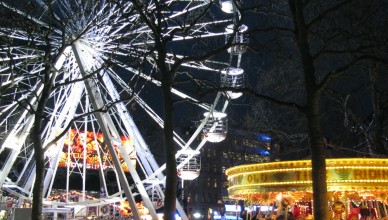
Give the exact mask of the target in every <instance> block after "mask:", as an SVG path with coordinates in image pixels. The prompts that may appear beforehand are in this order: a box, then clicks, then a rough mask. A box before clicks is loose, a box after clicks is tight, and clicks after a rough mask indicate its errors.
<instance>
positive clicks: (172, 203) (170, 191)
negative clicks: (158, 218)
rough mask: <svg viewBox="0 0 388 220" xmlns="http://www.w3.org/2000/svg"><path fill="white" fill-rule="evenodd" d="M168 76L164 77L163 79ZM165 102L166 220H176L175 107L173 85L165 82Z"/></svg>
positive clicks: (163, 87) (163, 85)
mask: <svg viewBox="0 0 388 220" xmlns="http://www.w3.org/2000/svg"><path fill="white" fill-rule="evenodd" d="M165 77H168V76H163V78H165ZM163 82H164V83H162V90H163V100H164V130H163V132H164V147H165V153H166V191H165V202H164V219H166V220H172V219H175V210H176V193H177V186H176V183H177V171H176V160H175V147H174V142H173V126H172V124H173V117H172V113H173V105H172V98H171V85H170V83H167V82H166V81H165V80H163Z"/></svg>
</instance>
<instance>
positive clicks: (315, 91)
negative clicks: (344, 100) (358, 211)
mask: <svg viewBox="0 0 388 220" xmlns="http://www.w3.org/2000/svg"><path fill="white" fill-rule="evenodd" d="M289 4H290V10H291V13H292V15H293V16H294V18H293V19H294V26H295V27H294V28H295V39H296V43H297V46H298V49H299V52H300V56H301V62H302V66H303V74H304V79H305V93H306V107H307V108H306V112H305V114H306V116H307V126H308V134H309V139H310V152H311V164H312V180H313V183H312V184H313V211H314V219H315V220H327V219H330V218H329V209H328V200H327V183H326V155H325V146H326V144H325V141H324V138H323V135H322V130H321V123H320V120H321V118H320V113H319V101H320V97H321V92H322V88H320V87H319V86H318V85H317V82H316V78H315V74H316V72H315V67H314V61H313V58H312V56H311V54H310V47H309V43H308V30H307V26H306V24H305V20H304V13H303V2H302V1H299V0H289Z"/></svg>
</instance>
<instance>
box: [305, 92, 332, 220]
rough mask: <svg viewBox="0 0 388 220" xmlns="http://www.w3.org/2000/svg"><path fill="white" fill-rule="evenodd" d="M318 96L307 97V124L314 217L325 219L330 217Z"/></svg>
mask: <svg viewBox="0 0 388 220" xmlns="http://www.w3.org/2000/svg"><path fill="white" fill-rule="evenodd" d="M319 97H320V96H319V95H317V96H315V95H310V96H309V97H308V99H309V101H308V102H307V105H308V106H307V126H308V134H309V137H310V153H311V165H312V180H313V211H314V219H316V220H327V219H330V218H329V209H328V200H327V183H326V155H325V147H326V142H325V140H324V138H323V135H322V130H321V123H320V115H319Z"/></svg>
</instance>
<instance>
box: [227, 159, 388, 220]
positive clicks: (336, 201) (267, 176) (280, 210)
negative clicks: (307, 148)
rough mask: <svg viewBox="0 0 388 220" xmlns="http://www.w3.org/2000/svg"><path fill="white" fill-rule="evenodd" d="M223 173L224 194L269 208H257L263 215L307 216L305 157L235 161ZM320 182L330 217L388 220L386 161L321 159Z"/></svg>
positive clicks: (309, 184)
mask: <svg viewBox="0 0 388 220" xmlns="http://www.w3.org/2000/svg"><path fill="white" fill-rule="evenodd" d="M226 175H227V176H228V181H229V188H228V192H229V197H230V198H233V199H241V200H245V201H249V203H250V204H256V205H258V206H267V207H268V206H270V207H272V208H271V209H270V210H271V211H270V213H269V212H267V213H260V209H259V211H258V212H259V214H260V215H262V216H263V217H265V215H266V217H267V218H269V219H271V218H275V217H276V216H279V215H284V214H285V213H290V215H291V214H292V215H293V216H292V217H293V218H296V219H312V213H313V211H314V210H312V204H311V203H312V174H311V161H310V160H298V161H282V162H272V163H259V164H249V165H240V166H236V167H232V168H229V169H228V170H226ZM326 181H327V190H328V196H329V198H328V201H329V204H328V205H329V210H330V212H331V217H332V219H352V220H353V219H365V220H366V219H388V217H387V216H388V206H387V203H388V199H387V197H388V160H387V159H375V158H371V159H367V158H342V159H327V160H326ZM271 216H272V217H271ZM292 217H291V218H292Z"/></svg>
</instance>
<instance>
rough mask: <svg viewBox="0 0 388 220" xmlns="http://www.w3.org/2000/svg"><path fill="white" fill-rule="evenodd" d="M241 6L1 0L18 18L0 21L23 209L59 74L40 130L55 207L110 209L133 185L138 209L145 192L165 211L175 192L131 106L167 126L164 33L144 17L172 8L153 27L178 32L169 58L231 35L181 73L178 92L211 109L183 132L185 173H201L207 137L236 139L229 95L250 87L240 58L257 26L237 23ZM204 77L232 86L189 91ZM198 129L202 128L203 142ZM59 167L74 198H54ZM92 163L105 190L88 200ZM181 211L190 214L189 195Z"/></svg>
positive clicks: (4, 101) (5, 107)
mask: <svg viewBox="0 0 388 220" xmlns="http://www.w3.org/2000/svg"><path fill="white" fill-rule="evenodd" d="M143 3H144V2H143ZM240 3H241V1H232V0H221V1H209V0H203V1H202V0H170V1H165V3H164V4H163V8H162V9H161V8H160V7H161V5H160V3H157V4H155V2H153V1H150V2H148V3H147V4H145V3H144V5H141V7H140V5H139V4H136V5H135V4H132V3H131V1H115V2H111V1H108V0H106V1H104V0H101V1H97V2H96V1H89V0H61V1H59V0H58V1H52V3H51V4H46V3H45V2H44V1H41V0H35V1H30V3H28V4H27V5H26V4H25V3H23V4H22V3H19V2H16V3H15V2H13V1H4V0H3V1H0V9H1V12H2V14H3V15H2V16H10V19H9V23H5V24H2V25H1V26H0V28H1V29H0V79H1V87H0V90H1V93H0V94H1V99H0V135H1V140H0V144H1V145H0V146H1V148H0V156H1V157H2V158H4V162H3V164H1V165H0V168H1V169H0V174H1V175H0V185H1V186H2V191H7V192H8V193H10V194H13V195H15V196H16V197H17V198H18V200H17V205H18V206H20V205H21V204H22V203H23V202H25V201H29V200H31V197H32V186H33V182H34V178H35V163H34V159H33V156H34V150H33V147H32V140H33V138H34V137H32V136H31V129H32V127H33V126H34V124H33V122H34V117H35V114H34V111H35V109H36V108H37V105H38V102H39V101H40V99H41V98H42V97H43V96H44V94H45V93H46V92H47V88H46V87H45V85H47V81H45V80H47V79H52V80H53V87H52V90H51V91H50V93H49V94H48V99H47V102H46V105H45V109H44V117H43V118H42V123H43V124H44V126H43V130H42V136H41V137H40V138H41V140H42V141H43V147H45V149H46V151H45V154H44V156H45V158H46V172H45V177H44V189H43V190H44V195H45V198H44V205H45V206H47V207H49V206H52V205H56V206H58V205H61V206H67V207H70V206H80V205H81V206H84V207H87V206H101V207H105V206H104V205H106V204H111V203H114V202H117V201H121V200H123V199H124V197H123V194H124V195H125V198H126V199H127V200H128V201H129V205H130V207H131V209H133V210H135V209H137V208H136V204H134V197H135V196H137V195H140V196H141V198H142V201H143V203H144V205H145V206H146V207H147V208H148V210H149V212H150V215H151V216H152V217H153V218H157V214H156V211H155V210H156V209H157V208H159V207H160V206H162V205H163V203H162V201H163V199H164V193H163V187H164V185H165V184H166V183H165V177H164V174H163V171H164V169H165V165H163V164H162V165H160V164H158V163H157V162H156V160H155V158H154V155H153V153H154V152H152V151H151V149H150V147H149V146H148V145H147V143H146V141H145V139H144V137H143V135H142V133H141V132H140V131H139V129H138V127H137V125H136V123H135V121H136V119H134V118H133V116H132V114H131V112H130V110H129V109H130V108H129V106H131V105H133V104H134V103H136V105H138V106H140V107H141V109H143V110H144V112H145V113H147V115H148V116H149V118H151V119H152V120H154V121H155V122H156V123H157V124H158V125H159V126H160V127H161V128H163V126H164V122H163V119H162V113H161V111H160V108H158V106H157V105H155V104H154V103H153V101H155V100H153V101H150V95H147V94H149V93H150V92H151V93H155V96H157V95H158V94H160V86H161V81H160V76H158V71H157V69H156V63H155V62H156V60H157V59H158V57H157V55H156V53H155V47H156V46H155V45H156V44H155V37H154V35H153V32H152V31H153V30H152V29H151V27H150V26H149V24H148V23H147V22H146V21H145V20H144V17H143V16H153V13H155V12H156V11H157V10H159V12H160V10H162V12H161V13H162V14H163V19H161V20H155V22H156V23H154V24H158V27H160V28H161V31H160V34H161V35H163V36H171V41H170V42H169V43H168V45H167V53H166V57H165V61H164V62H165V63H166V64H167V65H169V64H170V65H173V64H174V63H175V62H177V60H178V59H182V58H185V57H187V56H194V55H195V53H201V52H203V51H206V50H211V49H217V48H220V47H222V46H223V45H225V44H226V43H227V44H231V45H232V46H230V47H228V48H227V49H225V51H224V53H221V54H217V55H215V56H212V58H211V59H210V58H208V59H206V60H195V59H193V60H191V61H189V62H185V63H182V65H181V66H180V69H179V70H178V71H179V72H180V73H181V72H182V73H184V74H180V75H179V76H177V78H179V80H182V81H185V82H186V83H182V84H183V86H180V85H176V86H174V87H173V88H172V89H171V92H172V93H173V94H174V95H175V97H176V100H181V101H185V102H186V104H187V105H190V107H188V108H190V109H195V111H197V112H198V114H199V115H201V116H202V118H201V120H200V121H199V123H198V124H196V126H195V130H194V132H193V133H192V134H191V135H190V137H189V138H187V139H184V138H182V137H180V135H179V132H174V140H175V142H176V144H177V146H179V147H180V150H178V152H177V153H176V158H177V169H178V173H179V174H180V177H181V178H182V179H187V180H192V179H195V178H196V177H198V175H199V169H200V160H199V159H198V157H199V150H200V149H201V148H202V147H203V146H204V145H205V143H206V142H220V141H222V140H224V139H225V137H226V133H227V113H226V110H227V108H228V105H229V102H230V100H233V99H237V98H239V97H240V96H241V95H242V93H241V92H239V91H238V88H241V87H243V86H244V71H243V69H242V68H241V57H242V54H243V53H244V52H245V51H246V46H245V45H246V43H247V40H248V38H247V36H246V32H247V26H245V25H240V24H238V21H239V11H238V9H237V8H238V7H236V4H240ZM178 30H179V31H178ZM182 30H184V31H182ZM48 68H49V69H48ZM48 70H49V71H48ZM197 76H198V79H199V78H203V79H206V81H209V82H211V85H217V86H216V87H217V88H227V89H221V90H222V91H221V90H220V92H217V93H216V94H215V95H214V96H212V97H210V98H208V99H206V100H205V101H204V100H201V99H199V98H198V97H196V95H195V93H193V92H192V91H191V92H190V90H188V89H187V88H195V87H200V86H201V85H203V82H199V81H200V80H198V79H197V78H196V77H197ZM189 79H190V80H189ZM208 85H210V84H207V86H208ZM228 88H230V89H228ZM183 114H184V113H183ZM198 137H202V138H200V141H198V139H199V138H198ZM136 167H137V168H136ZM60 170H62V171H65V173H66V174H65V176H66V178H65V182H66V184H65V186H66V187H65V188H66V189H65V191H66V193H65V195H66V196H65V197H64V200H55V199H53V198H52V197H51V196H52V194H53V190H54V188H55V184H54V182H55V181H54V180H55V178H56V177H57V176H58V172H59V171H60ZM88 170H97V171H98V172H99V174H100V175H99V179H100V181H101V182H100V184H101V191H102V192H103V194H104V195H103V196H100V198H95V199H93V200H88V199H87V192H86V191H87V189H86V188H87V187H86V186H87V184H88V183H90V182H89V180H88V179H87V178H88V175H87V172H89V171H88ZM109 171H111V173H113V174H114V177H115V179H116V180H115V182H116V184H115V185H116V188H117V189H116V191H113V192H112V191H110V190H108V188H109V181H110V179H109V178H108V177H107V173H108V172H109ZM126 174H129V175H130V176H131V181H128V179H127V178H126V176H127V175H126ZM72 175H79V176H81V179H82V183H81V185H82V190H81V197H80V199H77V201H75V200H74V199H72V197H71V196H70V194H71V193H70V192H71V190H72V189H71V183H70V181H71V176H72ZM177 211H178V212H179V214H180V215H181V217H182V218H183V219H187V216H186V214H185V213H184V211H183V208H182V206H181V205H180V204H179V202H177ZM134 214H135V215H136V213H134Z"/></svg>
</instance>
